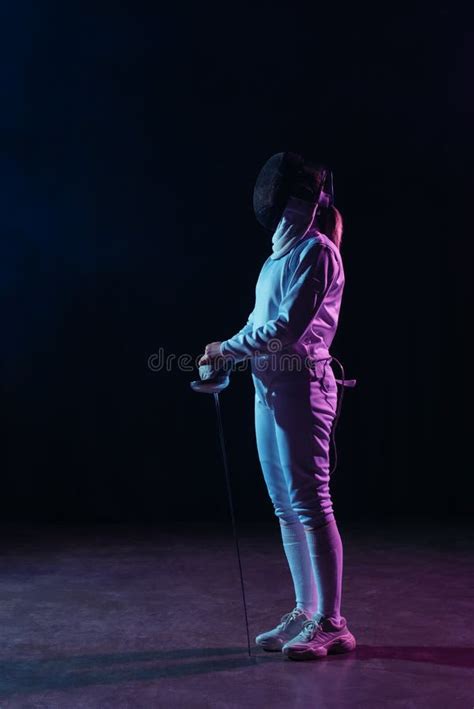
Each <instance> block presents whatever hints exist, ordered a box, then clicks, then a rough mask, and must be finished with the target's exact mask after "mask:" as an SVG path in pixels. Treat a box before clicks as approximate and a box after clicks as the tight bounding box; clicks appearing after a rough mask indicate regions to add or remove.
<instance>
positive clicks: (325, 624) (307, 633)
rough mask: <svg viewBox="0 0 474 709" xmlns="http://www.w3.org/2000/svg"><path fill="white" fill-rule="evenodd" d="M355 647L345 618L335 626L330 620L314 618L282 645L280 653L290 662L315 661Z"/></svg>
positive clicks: (321, 617)
mask: <svg viewBox="0 0 474 709" xmlns="http://www.w3.org/2000/svg"><path fill="white" fill-rule="evenodd" d="M355 646H356V641H355V638H354V636H353V635H352V633H350V632H349V629H348V627H347V623H346V619H345V618H341V622H340V624H339V625H336V624H335V623H333V621H332V620H331V619H330V618H324V617H323V616H315V617H314V618H312V619H311V620H308V621H306V623H304V624H303V627H302V629H301V632H300V633H299V635H297V636H296V637H294V638H293V639H292V640H290V641H288V642H287V643H285V644H284V645H283V647H282V652H283V654H284V655H286V656H287V657H289V658H290V659H291V660H316V659H317V658H318V657H326V655H333V654H336V653H340V652H350V651H351V650H354V648H355Z"/></svg>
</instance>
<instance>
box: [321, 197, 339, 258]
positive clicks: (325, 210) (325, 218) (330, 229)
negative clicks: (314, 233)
mask: <svg viewBox="0 0 474 709" xmlns="http://www.w3.org/2000/svg"><path fill="white" fill-rule="evenodd" d="M316 226H317V229H318V230H319V231H321V232H322V233H323V234H325V235H326V236H327V237H328V239H331V241H332V242H333V243H334V244H336V246H337V248H338V249H340V248H341V241H342V232H343V226H344V225H343V219H342V214H341V212H340V211H339V210H338V209H336V207H334V206H331V207H320V208H319V209H318V213H317V217H316Z"/></svg>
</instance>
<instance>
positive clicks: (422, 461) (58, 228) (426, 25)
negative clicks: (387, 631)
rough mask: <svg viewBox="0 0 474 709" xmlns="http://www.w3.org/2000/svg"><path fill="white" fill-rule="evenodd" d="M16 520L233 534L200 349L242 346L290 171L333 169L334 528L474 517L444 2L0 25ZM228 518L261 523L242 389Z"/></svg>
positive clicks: (128, 13) (268, 6)
mask: <svg viewBox="0 0 474 709" xmlns="http://www.w3.org/2000/svg"><path fill="white" fill-rule="evenodd" d="M0 13H1V16H0V27H1V35H2V36H1V43H0V51H1V53H2V57H1V65H0V71H1V96H2V102H1V106H2V110H1V117H0V127H1V130H0V136H1V163H0V165H1V168H0V169H1V177H2V189H1V192H0V198H1V201H2V204H1V210H0V228H1V255H0V269H1V288H2V299H1V303H2V306H1V307H2V316H3V317H2V334H3V337H2V363H1V413H2V432H3V444H2V448H1V464H2V465H1V467H2V477H1V480H2V494H1V496H0V513H1V516H2V519H4V520H15V521H18V520H43V521H92V520H94V521H129V520H140V521H147V522H159V521H160V520H165V519H166V520H175V521H178V522H180V521H183V520H187V519H193V520H201V521H207V520H215V519H217V520H218V519H221V518H222V519H227V514H228V512H227V507H226V498H225V485H224V477H223V473H222V468H221V463H220V458H219V449H218V445H217V433H216V427H215V417H214V411H213V402H212V399H211V398H208V397H201V396H197V395H195V394H193V393H192V392H191V390H190V388H189V381H190V379H191V378H193V374H192V373H191V372H182V371H179V369H178V368H177V366H176V365H174V366H173V367H172V368H171V371H168V372H166V371H152V370H151V369H150V368H149V366H148V359H149V357H150V356H151V355H153V353H158V352H159V350H160V348H163V350H164V352H165V354H166V355H169V354H173V353H175V354H177V355H179V354H183V353H189V354H190V355H191V356H192V357H193V358H194V357H196V356H197V355H198V354H199V353H200V352H201V351H202V349H203V347H204V345H205V344H206V343H207V342H209V341H211V340H216V339H225V338H227V337H229V336H231V335H232V334H234V332H235V331H236V330H238V329H240V327H241V326H242V325H243V324H244V322H245V321H246V318H247V315H248V313H249V312H250V310H251V309H252V306H253V293H254V283H255V280H256V277H257V274H258V271H259V269H260V266H261V264H262V262H263V261H264V259H265V258H266V256H267V255H268V253H269V249H270V244H269V241H268V239H267V238H266V237H265V235H264V234H263V233H262V232H261V230H260V228H259V226H258V224H257V223H256V221H255V218H254V216H253V212H252V201H251V198H252V189H253V184H254V180H255V177H256V175H257V173H258V170H259V169H260V167H261V165H262V163H263V162H264V161H265V160H266V159H267V158H268V157H269V156H270V155H271V154H272V153H274V152H279V151H281V150H295V151H301V152H303V153H305V154H308V155H310V156H312V157H315V158H320V159H324V160H327V161H328V162H329V163H330V164H331V165H332V167H333V168H334V171H335V180H336V182H335V186H336V197H337V203H338V206H339V208H340V210H341V211H342V213H343V214H344V217H345V226H346V228H345V233H344V241H343V250H342V254H343V257H344V261H345V269H346V290H345V296H344V302H343V310H342V312H341V319H340V327H339V332H338V335H337V339H336V340H335V342H334V345H333V347H332V352H333V354H334V355H335V356H337V357H338V358H339V359H341V360H342V362H343V363H344V365H345V367H346V375H347V376H349V377H356V378H357V379H358V386H357V388H356V389H354V390H348V391H347V392H346V396H345V399H344V408H343V412H342V418H341V420H340V423H339V426H338V449H339V466H338V469H337V471H336V473H335V474H334V478H333V483H332V486H333V487H332V489H333V497H334V501H335V509H336V511H337V513H338V515H339V518H340V519H356V520H361V519H371V518H375V517H380V516H383V515H390V516H400V515H424V516H428V517H431V518H432V519H433V520H439V521H440V523H441V524H442V522H443V520H444V519H445V518H447V517H452V516H456V515H458V516H462V515H465V514H467V513H468V511H469V510H470V508H471V494H472V491H473V489H472V488H473V483H472V463H471V461H470V459H469V454H470V448H471V437H472V434H471V428H470V421H469V410H470V405H471V390H472V382H471V380H472V379H473V376H474V375H473V372H472V368H471V362H472V360H471V355H470V352H469V350H468V347H467V344H468V341H469V340H470V339H471V332H470V329H471V322H472V318H471V317H470V315H471V305H472V288H471V283H472V275H473V269H472V261H471V254H472V249H471V238H472V230H471V221H470V218H469V215H468V207H469V200H470V199H471V195H472V161H471V159H472V142H473V141H472V119H473V116H472V113H473V111H472V109H473V101H472V93H470V92H471V86H472V82H471V76H470V72H471V71H472V63H473V56H472V55H473V50H472V46H473V43H472V32H471V33H470V32H469V27H470V26H469V24H468V22H467V18H463V17H462V16H461V15H460V14H459V12H458V10H457V9H456V8H455V7H454V6H453V4H451V3H436V2H435V3H430V4H429V5H428V4H426V5H423V6H421V5H420V6H413V5H412V4H411V5H410V7H408V6H407V7H406V8H405V7H404V6H403V5H400V4H397V9H396V10H394V9H393V8H390V7H389V6H387V5H385V4H383V3H382V4H378V6H374V7H370V8H369V7H365V8H361V7H360V6H359V4H358V3H348V4H347V5H338V6H336V5H331V7H326V6H324V5H322V4H319V3H290V2H272V3H269V2H259V1H258V0H257V2H254V3H252V4H251V5H248V6H247V5H245V4H241V3H237V4H230V5H229V4H225V3H219V4H218V3H189V4H179V5H177V6H173V5H171V4H166V5H165V4H162V3H149V4H147V3H141V2H136V1H135V2H122V3H120V4H118V3H112V2H103V1H101V0H95V2H94V3H92V2H81V3H77V2H66V3H64V2H62V3H59V2H49V1H47V0H45V1H44V2H41V3H33V2H31V3H28V2H18V3H9V4H7V3H4V4H3V5H2V6H1V9H0ZM221 402H222V409H223V415H224V419H225V421H224V423H225V428H226V437H227V441H228V446H229V455H230V461H231V470H232V475H233V480H234V488H235V494H236V499H237V508H238V515H239V517H240V519H248V520H266V519H268V520H269V519H270V518H271V517H272V509H271V505H270V502H269V501H268V499H267V496H266V490H265V489H264V486H263V480H262V478H261V473H260V470H259V467H258V461H257V457H256V451H255V443H254V437H253V436H254V434H253V421H252V414H253V411H252V385H251V380H250V376H249V375H248V374H236V375H235V376H234V377H233V381H232V387H231V388H230V389H228V390H227V391H226V392H225V393H224V394H223V395H222V397H221Z"/></svg>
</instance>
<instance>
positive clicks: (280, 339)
mask: <svg viewBox="0 0 474 709" xmlns="http://www.w3.org/2000/svg"><path fill="white" fill-rule="evenodd" d="M297 258H298V262H297V264H296V268H295V270H294V272H293V274H292V276H291V278H290V282H289V284H288V290H287V293H286V294H285V296H284V298H283V300H282V301H281V304H280V308H279V312H278V315H277V317H276V318H275V319H273V320H269V321H268V322H266V323H265V324H264V325H262V326H261V327H258V328H252V326H250V327H248V325H249V323H247V325H246V326H245V327H244V328H243V329H242V330H241V331H240V332H239V333H237V334H236V335H234V337H231V338H230V339H228V340H225V341H224V342H222V344H221V352H222V354H223V355H224V356H226V357H230V358H232V359H233V360H234V361H235V362H240V361H242V360H244V359H247V358H248V357H253V356H254V355H256V354H265V353H267V352H275V351H276V350H277V349H280V348H281V349H282V348H284V347H286V346H288V345H291V344H293V343H294V342H297V341H298V340H299V338H300V337H301V335H302V334H303V333H304V331H305V330H306V328H307V327H308V325H309V323H310V322H311V320H312V319H313V318H314V317H315V315H316V314H317V312H318V310H319V308H320V306H321V303H322V301H323V299H324V297H325V295H326V293H327V292H328V290H329V288H330V286H331V284H332V283H333V281H334V279H335V278H336V276H337V273H338V269H339V266H338V263H337V260H336V257H335V256H334V254H333V253H332V250H331V249H330V247H329V246H326V245H325V244H321V243H320V242H311V243H310V245H309V246H308V247H306V248H305V249H304V250H302V251H301V252H300V253H299V254H298V255H297ZM249 322H250V320H249ZM247 328H248V329H247ZM269 344H270V348H269V347H268V345H269ZM276 344H277V345H278V347H277V346H276Z"/></svg>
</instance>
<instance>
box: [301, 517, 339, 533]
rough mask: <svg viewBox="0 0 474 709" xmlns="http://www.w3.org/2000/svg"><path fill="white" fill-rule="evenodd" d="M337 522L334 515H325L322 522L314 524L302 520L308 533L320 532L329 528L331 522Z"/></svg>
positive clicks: (318, 521) (317, 521)
mask: <svg viewBox="0 0 474 709" xmlns="http://www.w3.org/2000/svg"><path fill="white" fill-rule="evenodd" d="M334 521H335V517H334V515H333V514H329V515H325V516H324V517H323V518H321V519H320V520H316V521H314V522H308V521H304V522H303V520H301V522H302V524H303V527H304V528H305V531H306V532H319V531H322V530H323V529H325V528H326V527H328V525H329V524H331V522H334Z"/></svg>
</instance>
